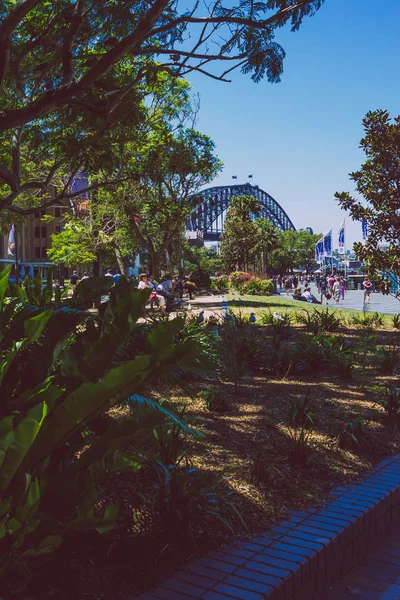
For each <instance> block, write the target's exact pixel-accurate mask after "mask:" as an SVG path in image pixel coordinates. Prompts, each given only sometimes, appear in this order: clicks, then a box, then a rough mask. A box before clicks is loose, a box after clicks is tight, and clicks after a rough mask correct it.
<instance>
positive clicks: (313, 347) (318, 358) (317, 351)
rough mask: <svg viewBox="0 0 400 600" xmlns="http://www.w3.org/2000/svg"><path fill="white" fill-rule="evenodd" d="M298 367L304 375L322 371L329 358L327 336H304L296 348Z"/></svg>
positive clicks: (320, 334)
mask: <svg viewBox="0 0 400 600" xmlns="http://www.w3.org/2000/svg"><path fill="white" fill-rule="evenodd" d="M294 352H295V361H296V367H297V369H298V370H300V371H303V372H304V373H312V372H314V371H320V370H322V369H323V368H324V367H325V361H326V358H327V352H326V334H324V333H322V332H320V333H317V334H316V335H303V336H301V337H300V338H299V340H298V341H297V342H296V344H295V346H294Z"/></svg>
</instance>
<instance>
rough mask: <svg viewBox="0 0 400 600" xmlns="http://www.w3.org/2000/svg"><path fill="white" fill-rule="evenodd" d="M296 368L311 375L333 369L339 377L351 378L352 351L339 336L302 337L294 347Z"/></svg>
mask: <svg viewBox="0 0 400 600" xmlns="http://www.w3.org/2000/svg"><path fill="white" fill-rule="evenodd" d="M294 352H295V360H296V366H297V368H298V369H299V370H300V371H303V372H305V373H312V372H314V371H319V370H322V369H326V368H328V369H333V370H334V371H336V372H337V374H338V375H340V376H341V377H351V375H352V372H353V369H354V351H353V346H352V345H351V344H347V343H346V342H345V341H344V339H343V338H342V337H341V336H334V335H327V334H326V333H322V332H321V331H320V332H319V333H317V334H316V335H311V336H310V335H304V336H302V337H301V338H300V339H299V341H298V342H297V343H296V345H295V349H294Z"/></svg>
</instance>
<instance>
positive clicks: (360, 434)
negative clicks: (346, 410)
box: [339, 416, 368, 450]
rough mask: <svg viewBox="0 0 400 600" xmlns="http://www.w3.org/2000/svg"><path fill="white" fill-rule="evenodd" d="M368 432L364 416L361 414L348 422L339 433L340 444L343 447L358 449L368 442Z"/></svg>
mask: <svg viewBox="0 0 400 600" xmlns="http://www.w3.org/2000/svg"><path fill="white" fill-rule="evenodd" d="M367 438H368V433H367V430H366V428H365V422H364V418H363V417H361V416H359V417H356V418H355V419H354V420H353V421H350V422H349V423H347V425H346V426H345V428H344V429H343V431H342V432H341V433H340V435H339V445H340V446H341V447H342V448H349V449H353V450H354V449H357V448H358V447H359V446H361V445H362V444H365V443H366V442H367Z"/></svg>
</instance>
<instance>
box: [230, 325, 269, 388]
mask: <svg viewBox="0 0 400 600" xmlns="http://www.w3.org/2000/svg"><path fill="white" fill-rule="evenodd" d="M228 317H229V315H228ZM219 349H220V358H221V373H222V375H223V376H224V377H226V378H227V379H229V380H230V381H232V382H233V383H234V385H235V392H236V391H237V390H238V387H239V385H240V383H241V382H242V380H243V379H244V378H245V377H247V376H249V375H250V374H251V373H252V372H255V371H257V370H259V369H261V368H264V367H265V366H266V345H265V342H264V340H263V338H262V337H261V336H260V335H259V333H258V331H257V330H256V329H255V328H254V327H252V326H251V325H247V326H246V325H244V324H242V323H241V322H240V321H238V320H237V316H235V318H227V319H225V320H224V324H223V327H222V328H221V333H220V337H219Z"/></svg>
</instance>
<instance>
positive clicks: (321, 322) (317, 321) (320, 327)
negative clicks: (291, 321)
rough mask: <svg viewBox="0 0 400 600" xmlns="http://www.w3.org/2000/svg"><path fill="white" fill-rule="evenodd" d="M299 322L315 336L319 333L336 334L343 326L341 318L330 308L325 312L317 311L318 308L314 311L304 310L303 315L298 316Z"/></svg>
mask: <svg viewBox="0 0 400 600" xmlns="http://www.w3.org/2000/svg"><path fill="white" fill-rule="evenodd" d="M297 321H298V323H302V324H303V325H305V326H306V327H307V329H309V330H310V331H312V332H313V333H314V334H316V333H318V332H319V331H329V332H334V331H337V330H338V329H339V327H340V325H341V320H340V318H339V317H337V316H336V314H335V313H334V312H333V311H330V310H329V309H328V308H326V309H325V310H317V309H316V308H314V309H313V310H312V311H308V310H304V311H303V312H302V313H298V314H297Z"/></svg>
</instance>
